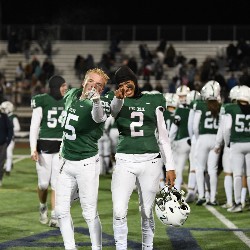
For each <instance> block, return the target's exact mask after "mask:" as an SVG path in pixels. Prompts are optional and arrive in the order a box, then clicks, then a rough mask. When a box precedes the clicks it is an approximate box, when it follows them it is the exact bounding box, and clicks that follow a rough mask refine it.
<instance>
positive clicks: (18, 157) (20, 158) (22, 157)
mask: <svg viewBox="0 0 250 250" xmlns="http://www.w3.org/2000/svg"><path fill="white" fill-rule="evenodd" d="M14 157H15V158H17V159H15V160H13V163H17V162H19V161H22V160H23V159H26V158H29V157H30V155H14Z"/></svg>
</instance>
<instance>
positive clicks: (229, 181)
mask: <svg viewBox="0 0 250 250" xmlns="http://www.w3.org/2000/svg"><path fill="white" fill-rule="evenodd" d="M224 189H225V193H226V198H227V204H230V205H231V204H233V176H231V175H226V176H225V177H224Z"/></svg>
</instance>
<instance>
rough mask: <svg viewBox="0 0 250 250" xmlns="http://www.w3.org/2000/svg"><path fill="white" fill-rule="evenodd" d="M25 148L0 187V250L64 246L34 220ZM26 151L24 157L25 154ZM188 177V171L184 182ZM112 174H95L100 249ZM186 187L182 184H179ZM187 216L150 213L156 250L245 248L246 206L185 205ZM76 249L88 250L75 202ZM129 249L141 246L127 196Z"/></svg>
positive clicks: (249, 242) (108, 233)
mask: <svg viewBox="0 0 250 250" xmlns="http://www.w3.org/2000/svg"><path fill="white" fill-rule="evenodd" d="M28 154H29V150H28V149H27V148H16V149H15V157H14V162H15V163H14V169H13V171H12V172H11V175H10V176H4V179H3V186H2V187H1V188H0V250H3V249H8V250H40V249H47V250H50V249H51V250H52V249H53V250H59V249H64V247H63V241H62V237H61V234H60V231H59V229H55V228H50V227H48V225H42V224H40V223H39V213H38V204H39V203H38V197H37V193H36V187H37V176H36V170H35V164H34V162H33V161H32V160H31V159H30V158H29V156H28ZM25 155H27V157H25ZM186 180H187V169H186V170H185V173H184V181H186ZM110 182H111V175H105V176H100V188H99V201H98V210H99V214H100V219H101V223H102V229H103V249H107V250H114V249H115V246H114V240H113V229H112V202H111V192H110ZM183 188H184V190H185V186H184V187H183ZM217 197H218V201H219V203H220V204H223V203H224V202H225V193H224V189H223V173H222V174H220V176H219V184H218V195H217ZM190 207H191V214H190V216H189V218H188V220H187V221H186V222H185V224H184V225H183V226H182V227H179V228H173V227H169V226H165V225H163V224H162V223H161V222H160V221H159V220H158V219H157V217H156V216H155V222H156V230H155V238H154V249H155V250H182V249H183V250H199V249H202V250H206V249H216V250H217V249H218V250H245V249H250V211H249V210H248V208H249V204H248V203H247V205H246V208H245V209H244V211H243V212H242V213H228V212H227V211H226V210H225V209H223V208H221V207H220V206H216V207H211V206H196V205H195V204H190ZM71 213H72V217H73V220H74V226H75V238H76V242H77V245H78V249H79V250H81V249H86V250H90V249H91V245H90V239H89V234H88V228H87V224H86V223H85V221H84V219H83V218H82V214H81V208H80V205H79V202H76V203H74V204H73V206H72V209H71ZM128 227H129V234H128V249H129V250H133V249H141V229H140V216H139V210H138V196H137V193H136V192H134V193H133V194H132V197H131V200H130V203H129V210H128Z"/></svg>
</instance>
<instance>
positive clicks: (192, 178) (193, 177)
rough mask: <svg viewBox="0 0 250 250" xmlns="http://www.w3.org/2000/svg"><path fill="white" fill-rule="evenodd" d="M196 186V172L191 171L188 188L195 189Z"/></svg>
mask: <svg viewBox="0 0 250 250" xmlns="http://www.w3.org/2000/svg"><path fill="white" fill-rule="evenodd" d="M195 186H196V175H195V172H190V173H189V175H188V189H191V190H194V189H195Z"/></svg>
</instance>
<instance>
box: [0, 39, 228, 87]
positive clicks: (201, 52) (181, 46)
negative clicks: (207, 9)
mask: <svg viewBox="0 0 250 250" xmlns="http://www.w3.org/2000/svg"><path fill="white" fill-rule="evenodd" d="M140 43H146V44H147V45H148V48H149V49H150V50H151V51H154V50H155V49H156V47H157V46H158V43H159V42H158V41H131V42H128V41H121V43H120V44H119V47H120V48H121V51H122V54H125V55H130V56H131V55H133V56H135V58H136V59H137V61H138V62H139V63H140V55H139V44H140ZM169 43H170V42H169ZM171 43H172V44H173V45H174V47H175V49H176V52H177V54H178V53H179V52H181V53H182V54H183V55H184V56H185V57H186V58H187V60H189V59H191V58H196V59H197V62H198V66H200V65H201V64H202V62H203V61H204V59H205V58H206V57H207V56H210V57H214V56H216V54H217V53H221V52H222V51H224V50H225V48H226V47H227V45H228V43H229V41H218V42H214V41H213V42H180V41H176V42H175V41H171ZM33 44H35V42H33ZM109 45H110V43H109V42H108V41H55V42H54V43H53V45H52V46H53V56H52V60H53V63H54V64H55V67H56V70H57V73H59V74H61V75H62V76H63V77H64V78H65V79H66V80H67V81H68V82H69V83H71V84H72V86H79V79H77V77H76V76H75V72H74V61H75V58H76V56H77V55H78V54H80V55H82V56H84V57H86V56H87V55H88V54H92V55H93V57H94V61H95V62H99V61H100V59H101V56H102V54H103V53H105V52H108V51H109ZM6 48H7V42H4V41H2V42H0V50H4V51H7V49H6ZM36 57H37V58H38V59H39V60H40V61H41V62H43V60H44V59H45V57H46V56H45V55H44V54H41V53H37V54H36ZM31 58H32V55H31ZM19 61H22V62H23V65H25V63H26V61H25V57H24V54H21V53H17V54H8V53H7V56H3V57H1V58H0V66H1V70H2V71H3V72H4V73H5V76H6V80H7V81H13V80H14V78H15V69H16V66H17V64H18V62H19ZM168 70H169V72H167V73H169V74H170V75H171V73H172V72H170V71H171V69H168ZM172 71H173V70H172Z"/></svg>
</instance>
